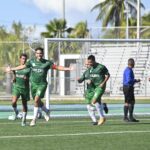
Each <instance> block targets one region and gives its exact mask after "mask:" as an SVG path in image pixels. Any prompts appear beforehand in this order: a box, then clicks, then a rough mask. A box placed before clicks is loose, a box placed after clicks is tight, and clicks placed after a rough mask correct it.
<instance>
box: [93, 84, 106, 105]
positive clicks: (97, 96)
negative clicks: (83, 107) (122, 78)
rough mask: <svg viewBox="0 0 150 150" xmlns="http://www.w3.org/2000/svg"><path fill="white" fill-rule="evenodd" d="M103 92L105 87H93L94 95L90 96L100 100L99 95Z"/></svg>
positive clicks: (97, 100)
mask: <svg viewBox="0 0 150 150" xmlns="http://www.w3.org/2000/svg"><path fill="white" fill-rule="evenodd" d="M104 92H105V87H104V88H101V87H97V88H95V91H94V96H93V97H92V99H95V100H96V102H101V97H102V95H103V94H104Z"/></svg>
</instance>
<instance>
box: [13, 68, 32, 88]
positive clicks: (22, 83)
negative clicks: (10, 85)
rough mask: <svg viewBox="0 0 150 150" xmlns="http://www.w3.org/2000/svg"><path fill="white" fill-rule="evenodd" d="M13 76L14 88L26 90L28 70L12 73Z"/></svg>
mask: <svg viewBox="0 0 150 150" xmlns="http://www.w3.org/2000/svg"><path fill="white" fill-rule="evenodd" d="M14 74H15V83H14V86H15V87H19V88H26V87H29V75H30V68H25V69H22V70H16V71H14Z"/></svg>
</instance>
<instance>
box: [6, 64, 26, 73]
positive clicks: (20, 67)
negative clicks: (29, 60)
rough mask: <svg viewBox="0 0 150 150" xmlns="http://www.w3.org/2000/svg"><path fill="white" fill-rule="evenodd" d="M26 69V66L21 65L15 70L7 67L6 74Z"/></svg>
mask: <svg viewBox="0 0 150 150" xmlns="http://www.w3.org/2000/svg"><path fill="white" fill-rule="evenodd" d="M24 68H26V65H20V66H17V67H13V68H12V67H7V68H6V72H10V71H15V70H21V69H24Z"/></svg>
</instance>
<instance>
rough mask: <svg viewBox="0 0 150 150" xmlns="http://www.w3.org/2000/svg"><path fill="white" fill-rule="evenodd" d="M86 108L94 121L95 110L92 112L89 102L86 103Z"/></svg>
mask: <svg viewBox="0 0 150 150" xmlns="http://www.w3.org/2000/svg"><path fill="white" fill-rule="evenodd" d="M87 110H88V113H89V115H90V117H91V119H92V121H93V122H96V116H95V112H94V110H92V109H91V106H90V105H89V104H88V105H87Z"/></svg>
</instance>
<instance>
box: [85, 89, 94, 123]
mask: <svg viewBox="0 0 150 150" xmlns="http://www.w3.org/2000/svg"><path fill="white" fill-rule="evenodd" d="M93 95H94V90H87V91H86V92H85V101H86V103H87V106H86V107H87V111H88V113H89V115H90V118H91V119H92V122H93V125H97V120H96V116H95V110H96V109H95V106H93V105H91V99H92V97H93Z"/></svg>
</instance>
